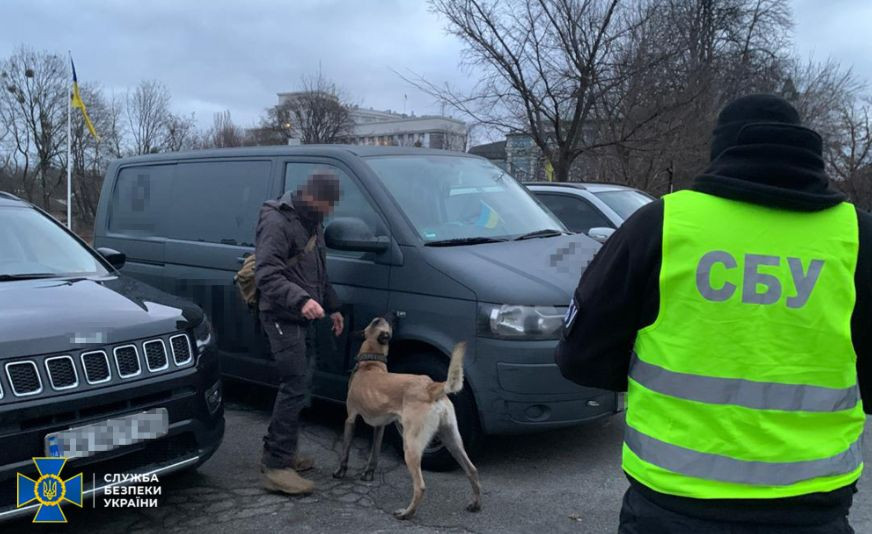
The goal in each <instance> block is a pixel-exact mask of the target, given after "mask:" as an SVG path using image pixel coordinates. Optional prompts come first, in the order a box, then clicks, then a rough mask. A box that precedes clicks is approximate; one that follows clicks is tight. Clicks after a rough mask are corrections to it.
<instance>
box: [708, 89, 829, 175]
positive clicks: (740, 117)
mask: <svg viewBox="0 0 872 534" xmlns="http://www.w3.org/2000/svg"><path fill="white" fill-rule="evenodd" d="M747 144H775V145H788V146H794V147H796V148H802V149H806V150H811V151H812V152H814V153H816V154H817V155H818V156H821V154H822V143H821V137H820V135H818V134H817V133H816V132H815V131H814V130H810V129H808V128H805V127H804V126H802V121H801V120H800V118H799V113H798V112H797V111H796V109H795V108H794V107H793V106H791V105H790V103H789V102H787V101H786V100H784V99H783V98H780V97H777V96H775V95H763V94H758V95H748V96H743V97H740V98H737V99H735V100H733V101H732V102H730V103H729V104H727V105H726V106H725V107H724V109H722V110H721V112H720V114H719V115H718V122H717V124H716V125H715V129H714V132H713V133H712V141H711V153H710V159H711V161H714V160H715V159H717V157H718V156H720V155H721V154H722V153H723V152H724V150H727V149H729V148H731V147H734V146H736V145H747Z"/></svg>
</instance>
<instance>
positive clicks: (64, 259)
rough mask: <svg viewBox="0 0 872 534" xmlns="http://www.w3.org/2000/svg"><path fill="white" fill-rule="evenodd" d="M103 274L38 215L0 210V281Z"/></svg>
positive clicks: (84, 251) (95, 262)
mask: <svg viewBox="0 0 872 534" xmlns="http://www.w3.org/2000/svg"><path fill="white" fill-rule="evenodd" d="M106 274H108V271H107V270H106V268H105V267H103V265H101V264H100V262H99V261H98V260H97V258H95V257H94V256H93V255H91V253H90V252H88V250H87V249H86V248H85V247H83V246H82V245H80V244H79V243H78V242H77V241H76V240H75V239H73V238H72V237H70V236H69V235H68V234H67V233H66V232H65V231H64V230H63V229H62V228H61V227H59V226H58V225H57V224H55V223H54V222H52V221H51V220H50V219H49V218H48V217H46V216H45V215H43V214H42V213H40V212H38V211H36V210H34V209H30V208H18V207H14V208H0V281H9V280H21V279H28V278H52V277H56V276H72V275H76V276H81V275H98V276H103V275H106Z"/></svg>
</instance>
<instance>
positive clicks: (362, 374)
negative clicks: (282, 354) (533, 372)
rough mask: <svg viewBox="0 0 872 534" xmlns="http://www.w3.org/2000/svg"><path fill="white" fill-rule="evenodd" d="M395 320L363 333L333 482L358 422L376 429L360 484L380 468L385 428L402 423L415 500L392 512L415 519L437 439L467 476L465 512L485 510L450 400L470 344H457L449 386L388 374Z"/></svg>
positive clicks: (372, 325) (342, 468)
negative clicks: (430, 447)
mask: <svg viewBox="0 0 872 534" xmlns="http://www.w3.org/2000/svg"><path fill="white" fill-rule="evenodd" d="M394 322H395V318H394V317H393V316H389V317H388V318H384V317H376V318H375V319H373V320H372V322H371V323H369V326H367V327H366V329H365V330H364V331H363V336H364V341H363V344H362V345H361V347H360V351H359V352H358V355H357V367H356V368H355V370H354V372H353V374H352V375H351V379H350V381H349V384H348V400H347V402H346V408H347V410H348V418H347V419H346V420H345V435H344V437H343V441H342V452H341V456H340V462H339V467H338V469H336V472H335V473H333V476H334V477H335V478H343V477H345V473H346V471H347V469H348V454H349V451H350V449H351V440H352V438H353V436H354V426H355V423H356V422H357V417H358V416H361V417H363V420H364V421H366V423H367V424H368V425H370V426H372V427H374V429H375V430H374V432H373V440H372V451H371V452H370V455H369V461H368V462H367V464H366V467H365V468H364V471H363V473H362V475H361V479H362V480H372V479H373V473H375V469H376V466H377V465H378V456H379V451H380V449H381V444H382V438H383V437H384V432H385V426H386V425H389V424H391V423H394V422H398V423H400V426H401V427H402V433H403V450H404V453H405V454H404V457H405V461H406V467H407V468H408V470H409V474H410V475H411V476H412V500H411V502H410V503H409V505H408V506H407V507H406V508H401V509H399V510H397V511H395V512H394V516H395V517H397V518H398V519H408V518H410V517H412V516H413V515H414V514H415V511H416V510H417V509H418V506H419V505H420V504H421V498H422V497H423V496H424V489H425V486H424V477H423V475H422V473H421V456H422V454H423V452H424V449H425V448H426V447H427V444H429V443H430V440H431V439H432V438H433V436H434V435H437V434H438V436H439V438H440V439H441V441H442V444H443V445H444V446H445V447H446V448H447V449H448V451H449V452H450V453H451V455H452V456H453V457H454V459H455V460H456V461H457V463H458V464H460V466H461V467H462V468H463V470H464V471H465V472H466V476H467V477H468V478H469V482H470V484H472V493H473V500H472V502H471V503H470V504H469V505H468V506H467V507H466V509H467V510H468V511H470V512H478V511H479V510H481V484H480V483H479V480H478V470H477V469H476V468H475V466H474V465H473V464H472V462H471V461H470V460H469V457H468V456H467V454H466V451H465V450H464V448H463V441H462V440H461V438H460V432H459V431H458V429H457V416H456V415H455V414H454V405H453V404H452V403H451V401H450V400H449V399H448V397H447V395H448V394H450V393H457V392H458V391H460V390H461V388H462V387H463V356H464V354H465V352H466V343H465V342H461V343H458V344H457V345H456V346H455V347H454V350H453V351H452V353H451V363H450V364H449V366H448V377H447V379H446V381H445V382H434V381H433V380H431V379H430V377H428V376H423V375H411V374H398V373H389V372H388V368H387V355H388V345H389V343H390V341H391V336H392V335H393V328H394V326H393V323H394Z"/></svg>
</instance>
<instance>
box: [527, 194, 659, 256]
mask: <svg viewBox="0 0 872 534" xmlns="http://www.w3.org/2000/svg"><path fill="white" fill-rule="evenodd" d="M524 185H526V186H527V189H529V190H530V191H532V192H533V194H534V195H536V198H538V199H539V200H540V201H541V202H542V203H543V204H545V206H547V207H548V209H549V210H551V212H552V213H554V215H556V216H557V218H558V219H560V220H561V221H562V222H563V224H565V225H566V227H567V228H569V229H570V230H571V231H573V232H578V233H583V234H587V235H589V236H590V237H592V238H594V239H596V240H597V241H601V242H602V241H605V240H606V239H608V237H609V236H610V235H612V233H614V231H615V229H616V228H618V227H619V226H620V225H621V224H622V223H623V222H624V221H625V220H627V218H629V217H630V215H632V214H633V213H634V212H635V211H636V210H637V209H639V208H641V207H642V206H644V205H645V204H647V203H649V202H651V201H652V200H654V198H653V197H652V196H650V195H649V194H647V193H645V192H643V191H639V190H638V189H634V188H632V187H627V186H624V185H614V184H605V183H581V182H526V183H525V184H524Z"/></svg>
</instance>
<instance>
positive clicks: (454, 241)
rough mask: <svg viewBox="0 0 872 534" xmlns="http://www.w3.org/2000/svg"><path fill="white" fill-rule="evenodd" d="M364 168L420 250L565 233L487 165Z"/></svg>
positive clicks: (399, 159) (420, 160) (439, 162)
mask: <svg viewBox="0 0 872 534" xmlns="http://www.w3.org/2000/svg"><path fill="white" fill-rule="evenodd" d="M366 162H367V163H368V164H369V166H370V167H371V168H372V169H373V170H374V171H375V173H376V175H377V176H378V178H379V180H380V181H381V183H382V184H384V186H385V188H387V190H388V192H389V193H390V194H391V196H393V198H394V200H396V202H397V205H398V206H399V207H400V209H401V210H402V211H403V213H405V215H406V218H408V220H409V221H410V222H411V223H412V225H413V226H414V227H415V230H416V231H417V233H418V235H420V236H421V238H422V239H423V240H424V242H425V244H428V245H431V246H452V245H471V244H478V243H490V242H495V241H508V240H511V239H517V238H519V237H524V238H531V237H533V238H535V237H541V238H545V237H551V236H554V235H561V234H563V233H564V232H565V228H564V227H563V225H562V224H561V223H560V222H559V221H557V220H556V219H555V218H554V217H553V216H552V215H551V214H550V213H548V212H547V211H545V210H544V209H542V207H541V206H540V205H539V203H538V202H537V201H536V200H534V199H533V197H532V196H531V195H530V194H529V193H528V192H527V190H526V189H524V188H523V187H522V186H521V185H520V184H518V182H517V181H515V179H514V178H512V177H511V176H509V175H508V174H506V173H505V171H503V170H501V169H500V168H499V167H497V166H495V165H493V164H492V163H490V162H488V161H484V160H481V159H478V158H470V157H463V156H451V155H445V156H442V155H429V154H428V155H412V156H373V157H368V158H366Z"/></svg>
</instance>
